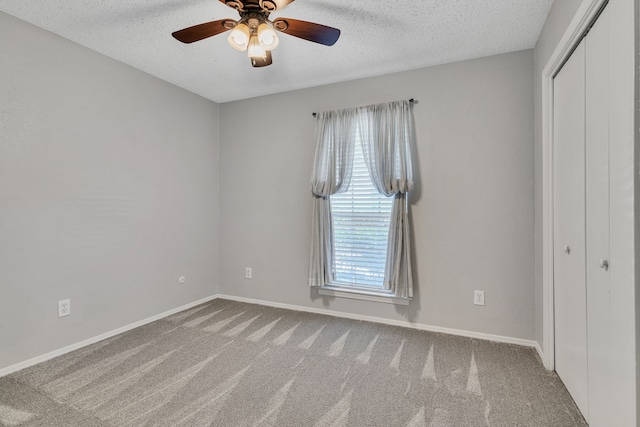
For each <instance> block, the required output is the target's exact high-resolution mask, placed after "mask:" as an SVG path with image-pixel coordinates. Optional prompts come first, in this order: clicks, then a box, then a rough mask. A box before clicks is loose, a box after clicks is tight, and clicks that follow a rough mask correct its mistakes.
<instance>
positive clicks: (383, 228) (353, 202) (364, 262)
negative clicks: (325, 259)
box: [331, 139, 393, 289]
mask: <svg viewBox="0 0 640 427" xmlns="http://www.w3.org/2000/svg"><path fill="white" fill-rule="evenodd" d="M392 204H393V197H386V196H384V195H382V194H380V193H378V190H376V188H375V187H374V186H373V184H372V182H371V178H370V176H369V172H368V170H367V166H366V164H365V161H364V155H363V152H362V147H361V144H360V141H359V139H358V140H356V143H355V147H354V156H353V172H352V176H351V183H350V185H349V189H348V190H347V191H346V192H344V193H338V194H334V195H332V196H331V215H332V218H333V233H334V234H333V238H334V248H335V260H334V267H335V271H336V283H332V285H337V286H340V285H342V286H345V285H346V286H356V287H372V288H377V289H381V288H383V286H384V273H385V264H386V257H387V240H388V238H389V223H390V219H391V208H392Z"/></svg>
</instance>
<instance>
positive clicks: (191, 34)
mask: <svg viewBox="0 0 640 427" xmlns="http://www.w3.org/2000/svg"><path fill="white" fill-rule="evenodd" d="M225 22H235V21H233V20H231V19H219V20H217V21H212V22H205V23H204V24H200V25H194V26H193V27H189V28H185V29H183V30H179V31H176V32H175V33H173V34H171V35H172V36H173V37H175V38H176V39H177V40H180V41H181V42H182V43H193V42H197V41H199V40H203V39H206V38H207V37H212V36H215V35H216V34H220V33H224V32H225V31H228V30H229V29H230V28H228V26H225Z"/></svg>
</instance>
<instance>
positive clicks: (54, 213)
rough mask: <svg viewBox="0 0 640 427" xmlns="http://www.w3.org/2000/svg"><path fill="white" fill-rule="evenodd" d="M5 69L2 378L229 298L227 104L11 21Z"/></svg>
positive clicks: (0, 151)
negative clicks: (222, 114)
mask: <svg viewBox="0 0 640 427" xmlns="http://www.w3.org/2000/svg"><path fill="white" fill-rule="evenodd" d="M0 58H2V66H1V67H0V369H1V368H4V367H7V366H10V365H12V364H15V363H18V362H21V361H24V360H26V359H29V358H31V357H35V356H39V355H41V354H44V353H47V352H49V351H52V350H55V349H58V348H61V347H63V346H66V345H70V344H73V343H77V342H79V341H82V340H84V339H87V338H91V337H94V336H96V335H99V334H101V333H104V332H107V331H110V330H113V329H115V328H118V327H122V326H124V325H127V324H130V323H132V322H135V321H138V320H142V319H144V318H147V317H149V316H152V315H156V314H159V313H162V312H164V311H166V310H169V309H172V308H176V307H179V306H181V305H184V304H187V303H190V302H193V301H195V300H198V299H201V298H204V297H207V296H210V295H213V294H215V293H217V291H218V289H217V285H218V213H219V196H218V135H219V132H218V127H219V124H218V115H219V114H218V106H217V105H216V104H214V103H212V102H210V101H207V100H205V99H203V98H200V97H198V96H196V95H193V94H190V93H188V92H186V91H184V90H181V89H178V88H177V87H174V86H172V85H169V84H167V83H164V82H162V81H160V80H158V79H156V78H153V77H150V76H149V75H146V74H144V73H142V72H140V71H137V70H134V69H133V68H130V67H128V66H125V65H123V64H122V63H119V62H116V61H114V60H112V59H109V58H106V57H104V56H102V55H99V54H97V53H95V52H92V51H90V50H88V49H86V48H83V47H80V46H78V45H76V44H73V43H71V42H69V41H67V40H64V39H62V38H59V37H57V36H54V35H52V34H50V33H48V32H46V31H43V30H41V29H38V28H36V27H33V26H31V25H28V24H26V23H24V22H22V21H19V20H17V19H15V18H12V17H9V16H8V15H6V14H3V13H0ZM180 275H185V276H186V277H187V283H186V284H184V285H180V284H178V277H179V276H180ZM64 298H71V306H72V314H71V316H69V317H65V318H61V319H58V318H57V301H58V300H60V299H64Z"/></svg>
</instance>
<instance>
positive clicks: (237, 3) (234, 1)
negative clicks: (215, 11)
mask: <svg viewBox="0 0 640 427" xmlns="http://www.w3.org/2000/svg"><path fill="white" fill-rule="evenodd" d="M220 3H224V4H225V5H226V6H229V7H231V8H234V9H236V10H244V3H243V2H242V0H220Z"/></svg>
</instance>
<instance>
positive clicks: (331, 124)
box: [309, 109, 357, 286]
mask: <svg viewBox="0 0 640 427" xmlns="http://www.w3.org/2000/svg"><path fill="white" fill-rule="evenodd" d="M355 117H356V110H355V109H350V110H341V111H329V112H325V113H318V115H317V120H318V122H317V126H316V154H315V161H314V166H313V174H312V175H311V193H312V194H313V216H312V221H313V222H312V229H311V256H310V259H309V286H324V285H326V284H329V283H331V282H332V281H333V280H334V278H335V269H334V267H333V259H334V248H333V221H332V219H331V199H330V198H329V196H331V195H332V194H336V193H339V192H344V191H346V190H347V189H348V188H349V182H350V181H351V170H352V168H353V148H354V146H355V137H356V126H357V121H356V119H355Z"/></svg>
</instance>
